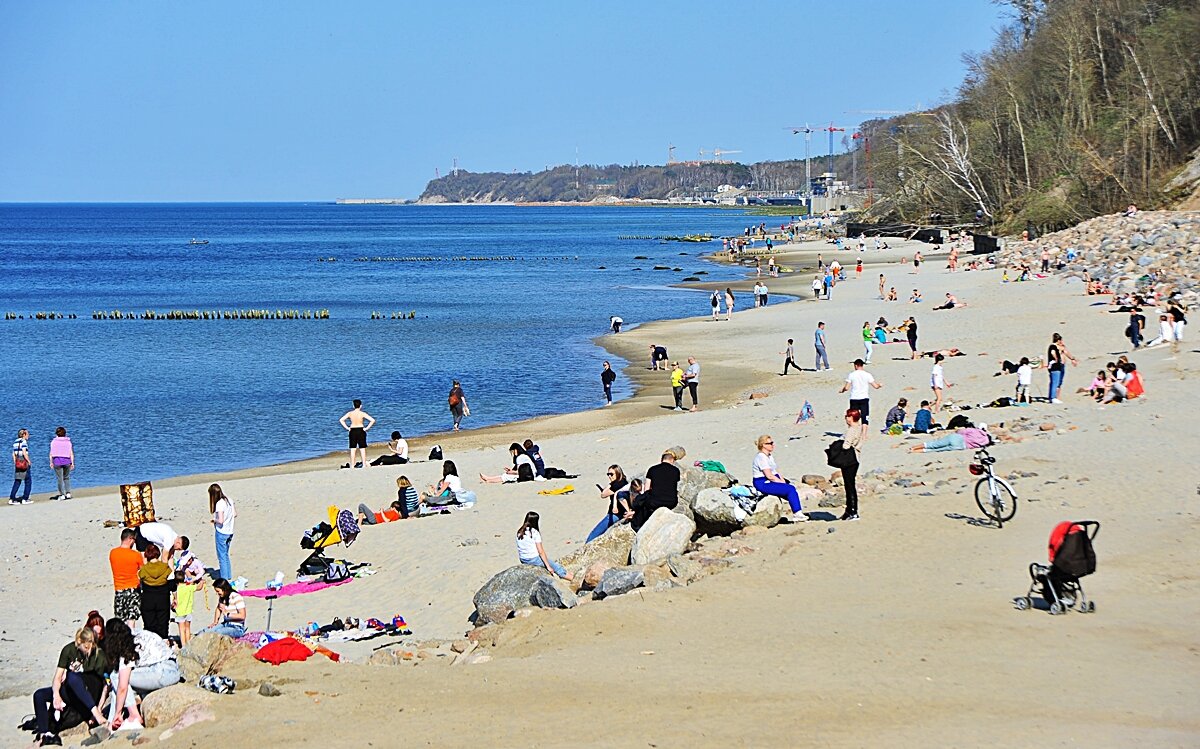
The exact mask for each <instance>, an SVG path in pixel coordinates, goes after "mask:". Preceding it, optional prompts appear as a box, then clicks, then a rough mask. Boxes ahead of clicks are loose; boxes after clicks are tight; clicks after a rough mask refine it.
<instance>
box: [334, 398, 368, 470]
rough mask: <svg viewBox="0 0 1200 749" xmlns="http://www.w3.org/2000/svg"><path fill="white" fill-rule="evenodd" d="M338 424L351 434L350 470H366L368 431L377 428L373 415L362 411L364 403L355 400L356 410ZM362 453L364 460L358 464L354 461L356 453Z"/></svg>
mask: <svg viewBox="0 0 1200 749" xmlns="http://www.w3.org/2000/svg"><path fill="white" fill-rule="evenodd" d="M338 423H339V424H341V425H342V427H343V428H344V429H345V430H346V431H347V432H349V433H350V464H349V466H348V467H350V468H365V467H366V465H367V430H368V429H370V428H371V427H373V426H375V419H374V418H373V417H372V416H371V414H369V413H367V412H366V411H364V410H362V401H360V400H359V399H357V398H355V399H354V408H353V409H351V410H349V411H347V412H346V413H345V414H343V415H342V418H340V419H338ZM355 449H358V450H360V451H361V455H362V458H361V459H360V460H359V461H358V462H357V464H356V463H355V461H354V451H355Z"/></svg>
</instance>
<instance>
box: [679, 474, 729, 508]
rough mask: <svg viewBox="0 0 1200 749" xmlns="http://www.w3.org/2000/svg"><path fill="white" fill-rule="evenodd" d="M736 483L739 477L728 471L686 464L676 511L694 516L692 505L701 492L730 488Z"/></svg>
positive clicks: (680, 479) (680, 482) (680, 480)
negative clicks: (706, 469) (711, 469)
mask: <svg viewBox="0 0 1200 749" xmlns="http://www.w3.org/2000/svg"><path fill="white" fill-rule="evenodd" d="M735 483H737V479H735V478H734V477H733V476H732V475H730V474H728V473H721V472H720V471H705V470H702V469H701V468H699V467H698V466H684V467H683V468H681V469H680V477H679V504H678V505H677V506H676V507H675V511H676V512H678V513H680V514H681V515H687V516H688V517H692V507H693V506H694V505H695V503H696V497H698V496H699V494H700V492H702V491H704V490H705V489H728V488H729V487H731V486H733V485H734V484H735Z"/></svg>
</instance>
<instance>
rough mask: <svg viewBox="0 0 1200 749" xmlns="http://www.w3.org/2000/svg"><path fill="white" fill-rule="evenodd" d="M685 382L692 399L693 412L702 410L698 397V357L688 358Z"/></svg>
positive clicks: (684, 374)
mask: <svg viewBox="0 0 1200 749" xmlns="http://www.w3.org/2000/svg"><path fill="white" fill-rule="evenodd" d="M683 380H684V382H685V383H686V384H687V389H688V394H689V395H690V396H691V397H692V410H693V411H699V410H700V399H699V398H697V397H696V391H697V390H698V389H699V388H700V365H699V364H698V363H697V362H696V357H694V356H689V357H688V368H687V371H686V372H684V373H683Z"/></svg>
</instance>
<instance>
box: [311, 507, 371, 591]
mask: <svg viewBox="0 0 1200 749" xmlns="http://www.w3.org/2000/svg"><path fill="white" fill-rule="evenodd" d="M328 511H329V522H328V523H326V522H323V521H322V522H320V523H317V524H316V525H314V526H313V527H312V528H309V529H308V530H306V531H305V532H304V536H303V537H302V538H301V539H300V548H301V549H312V553H311V554H309V555H308V556H307V557H306V558H305V559H304V561H303V562H301V563H300V567H299V568H297V570H296V573H297V574H299V575H325V574H327V573H328V571H329V568H330V566H331V565H332V564H334V562H333V561H332V560H331V559H329V557H327V556H325V549H328V548H329V547H331V546H336V545H338V544H345V545H346V547H347V548H349V547H350V545H351V544H352V543H354V541H355V540H356V539H357V538H358V533H359V527H358V521H356V520H355V519H354V514H353V513H351V512H350V511H349V510H341V511H340V512H339V511H338V508H337V505H330V506H329V510H328ZM343 564H344V563H343Z"/></svg>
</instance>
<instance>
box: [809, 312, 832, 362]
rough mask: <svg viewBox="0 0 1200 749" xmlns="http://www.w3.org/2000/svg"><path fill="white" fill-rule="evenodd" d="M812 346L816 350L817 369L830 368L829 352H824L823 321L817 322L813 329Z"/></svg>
mask: <svg viewBox="0 0 1200 749" xmlns="http://www.w3.org/2000/svg"><path fill="white" fill-rule="evenodd" d="M813 348H814V349H816V351H817V364H816V368H817V371H818V372H820V371H821V370H822V369H826V370H828V369H830V366H829V354H827V353H826V352H825V323H824V322H818V323H817V329H816V330H815V331H813Z"/></svg>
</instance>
